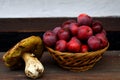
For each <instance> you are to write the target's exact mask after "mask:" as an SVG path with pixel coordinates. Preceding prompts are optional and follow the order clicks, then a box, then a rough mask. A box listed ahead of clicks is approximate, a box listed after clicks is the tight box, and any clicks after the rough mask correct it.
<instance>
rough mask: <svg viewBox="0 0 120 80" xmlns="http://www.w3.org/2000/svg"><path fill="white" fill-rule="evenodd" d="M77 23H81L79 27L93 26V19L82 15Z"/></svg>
mask: <svg viewBox="0 0 120 80" xmlns="http://www.w3.org/2000/svg"><path fill="white" fill-rule="evenodd" d="M77 22H78V23H79V25H80V26H81V25H87V26H91V24H92V18H91V17H90V16H88V15H87V14H84V13H83V14H80V15H79V16H78V17H77Z"/></svg>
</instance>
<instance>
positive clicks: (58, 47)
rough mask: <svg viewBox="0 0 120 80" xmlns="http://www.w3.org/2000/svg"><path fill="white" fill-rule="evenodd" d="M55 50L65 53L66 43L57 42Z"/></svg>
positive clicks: (62, 41) (63, 41)
mask: <svg viewBox="0 0 120 80" xmlns="http://www.w3.org/2000/svg"><path fill="white" fill-rule="evenodd" d="M55 49H56V50H58V51H61V52H63V51H66V50H67V42H66V41H65V40H58V41H57V42H56V46H55Z"/></svg>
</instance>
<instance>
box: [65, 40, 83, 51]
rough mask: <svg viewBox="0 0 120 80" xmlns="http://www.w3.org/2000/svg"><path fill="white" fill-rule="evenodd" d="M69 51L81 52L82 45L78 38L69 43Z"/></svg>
mask: <svg viewBox="0 0 120 80" xmlns="http://www.w3.org/2000/svg"><path fill="white" fill-rule="evenodd" d="M67 50H68V51H69V52H74V53H77V52H80V50H81V43H80V41H79V40H77V38H71V40H70V41H69V42H68V43H67Z"/></svg>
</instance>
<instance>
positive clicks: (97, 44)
mask: <svg viewBox="0 0 120 80" xmlns="http://www.w3.org/2000/svg"><path fill="white" fill-rule="evenodd" d="M87 42H88V46H89V48H90V49H91V50H99V49H100V48H101V41H100V39H98V38H97V37H95V36H91V37H90V38H89V39H88V41H87Z"/></svg>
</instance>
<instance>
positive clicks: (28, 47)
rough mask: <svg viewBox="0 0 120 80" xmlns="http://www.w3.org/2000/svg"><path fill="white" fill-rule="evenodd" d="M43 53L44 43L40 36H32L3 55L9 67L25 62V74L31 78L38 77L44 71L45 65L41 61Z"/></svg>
mask: <svg viewBox="0 0 120 80" xmlns="http://www.w3.org/2000/svg"><path fill="white" fill-rule="evenodd" d="M42 54H43V43H42V40H41V38H40V37H39V36H30V37H28V38H25V39H23V40H21V41H20V42H18V43H17V44H16V45H15V46H14V47H13V48H11V49H10V50H8V51H7V52H6V53H5V54H4V55H3V61H4V62H5V65H6V66H7V67H9V68H14V67H15V66H17V65H19V64H21V63H20V61H21V59H23V60H24V62H25V74H26V76H27V77H29V78H33V79H36V78H38V77H40V76H41V75H42V74H43V72H44V67H43V65H42V64H41V62H40V61H39V59H40V57H41V56H42Z"/></svg>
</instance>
